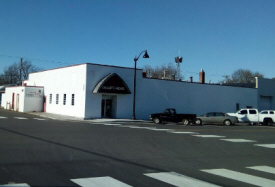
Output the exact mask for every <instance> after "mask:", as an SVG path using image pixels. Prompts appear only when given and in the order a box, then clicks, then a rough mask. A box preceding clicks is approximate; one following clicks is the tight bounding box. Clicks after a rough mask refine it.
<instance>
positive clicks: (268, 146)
mask: <svg viewBox="0 0 275 187" xmlns="http://www.w3.org/2000/svg"><path fill="white" fill-rule="evenodd" d="M255 146H260V147H266V148H275V144H255Z"/></svg>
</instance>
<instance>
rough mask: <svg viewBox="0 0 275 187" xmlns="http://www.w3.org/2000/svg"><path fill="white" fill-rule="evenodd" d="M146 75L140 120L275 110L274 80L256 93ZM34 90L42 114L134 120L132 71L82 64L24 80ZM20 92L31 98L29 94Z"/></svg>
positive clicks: (8, 97)
mask: <svg viewBox="0 0 275 187" xmlns="http://www.w3.org/2000/svg"><path fill="white" fill-rule="evenodd" d="M203 74H204V72H203ZM142 75H143V73H142V69H137V77H136V78H137V79H136V118H137V119H148V118H149V115H150V114H151V113H155V112H161V111H163V110H164V109H165V108H176V109H177V111H178V112H180V113H195V114H197V115H201V114H204V113H207V112H209V111H221V112H234V111H236V110H237V109H238V108H246V107H247V106H252V107H254V108H259V109H274V106H275V103H274V102H275V101H274V99H273V98H274V97H275V91H274V90H275V80H271V79H256V80H257V81H256V86H255V87H254V88H246V87H234V86H224V85H214V84H205V82H204V81H203V83H204V84H202V83H195V82H183V81H175V80H161V79H151V78H146V77H143V76H142ZM202 79H203V80H204V78H203V77H202ZM30 86H31V87H32V88H34V87H38V90H39V88H40V89H41V94H42V95H41V97H43V99H42V100H40V101H38V100H37V101H35V102H40V105H41V107H42V108H40V111H45V112H49V113H55V114H62V115H69V116H75V117H80V118H84V119H89V118H102V117H109V118H132V115H133V92H134V90H133V89H134V68H126V67H118V66H108V65H102V64H92V63H83V64H78V65H73V66H67V67H62V68H57V69H51V70H46V71H41V72H36V73H31V74H30V75H29V80H25V81H23V87H26V88H27V87H30ZM42 88H43V89H42ZM267 88H268V89H267ZM8 89H9V88H8ZM18 89H21V93H20V94H24V95H25V97H24V98H25V99H27V97H26V94H27V93H26V91H25V92H22V89H23V88H21V87H20V88H18ZM13 91H14V90H13ZM13 93H15V92H12V91H11V92H8V93H5V94H3V97H2V104H1V105H2V106H3V107H4V108H6V107H5V106H6V104H7V102H10V103H12V102H13V100H14V101H15V100H16V98H14V97H16V96H13ZM15 95H16V94H15ZM24 98H23V99H24ZM28 102H30V101H28ZM37 110H38V108H37ZM24 112H27V111H24Z"/></svg>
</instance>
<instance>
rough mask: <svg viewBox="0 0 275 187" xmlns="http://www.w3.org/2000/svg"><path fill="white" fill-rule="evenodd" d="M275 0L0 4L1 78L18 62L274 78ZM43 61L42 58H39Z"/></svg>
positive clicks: (29, 0) (6, 0) (26, 0)
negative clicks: (173, 68) (241, 72)
mask: <svg viewBox="0 0 275 187" xmlns="http://www.w3.org/2000/svg"><path fill="white" fill-rule="evenodd" d="M274 10H275V1H274V0H229V1H227V0H188V1H187V0H138V1H137V0H116V1H115V0H87V1H86V0H80V1H79V0H20V1H19V0H0V73H2V71H3V69H4V67H7V66H9V65H11V64H12V63H13V62H19V61H20V57H23V58H24V59H26V60H30V61H32V63H33V64H34V65H36V66H38V67H41V68H44V69H51V68H56V67H62V66H68V65H73V64H80V63H83V62H90V63H98V64H106V65H116V66H124V67H134V60H133V59H134V57H135V56H136V55H139V53H140V52H141V51H143V50H145V49H147V50H148V53H149V55H150V58H149V59H142V58H140V59H139V61H138V62H137V64H138V67H139V68H142V67H143V66H144V65H146V64H149V65H151V66H153V67H155V66H157V65H162V64H168V63H170V62H171V63H173V64H175V63H174V57H176V56H178V55H180V56H182V57H183V62H182V63H181V74H182V75H183V76H184V77H185V80H189V77H190V76H193V77H194V78H193V80H194V81H198V80H199V78H198V77H199V75H198V73H199V71H200V70H201V68H203V69H204V71H205V72H206V82H209V81H210V80H211V82H218V81H220V80H222V79H223V76H224V75H230V74H232V73H233V72H234V71H235V70H237V69H239V68H244V69H250V70H251V71H259V72H260V73H262V74H264V75H265V77H266V78H273V77H275V68H274V64H275V11H274ZM39 59H40V60H39Z"/></svg>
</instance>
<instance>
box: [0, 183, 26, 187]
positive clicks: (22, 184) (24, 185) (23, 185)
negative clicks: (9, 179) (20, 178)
mask: <svg viewBox="0 0 275 187" xmlns="http://www.w3.org/2000/svg"><path fill="white" fill-rule="evenodd" d="M5 186H20V187H30V186H29V185H28V184H26V183H20V184H16V183H10V184H4V185H0V187H5Z"/></svg>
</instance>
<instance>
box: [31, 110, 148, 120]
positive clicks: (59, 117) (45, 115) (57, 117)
mask: <svg viewBox="0 0 275 187" xmlns="http://www.w3.org/2000/svg"><path fill="white" fill-rule="evenodd" d="M27 113H28V114H32V115H36V116H40V117H43V118H50V119H54V120H61V121H84V122H91V123H123V122H124V123H125V122H131V123H134V122H149V121H146V120H133V119H112V118H98V119H83V118H78V117H73V116H65V115H60V114H51V113H47V112H27Z"/></svg>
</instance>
